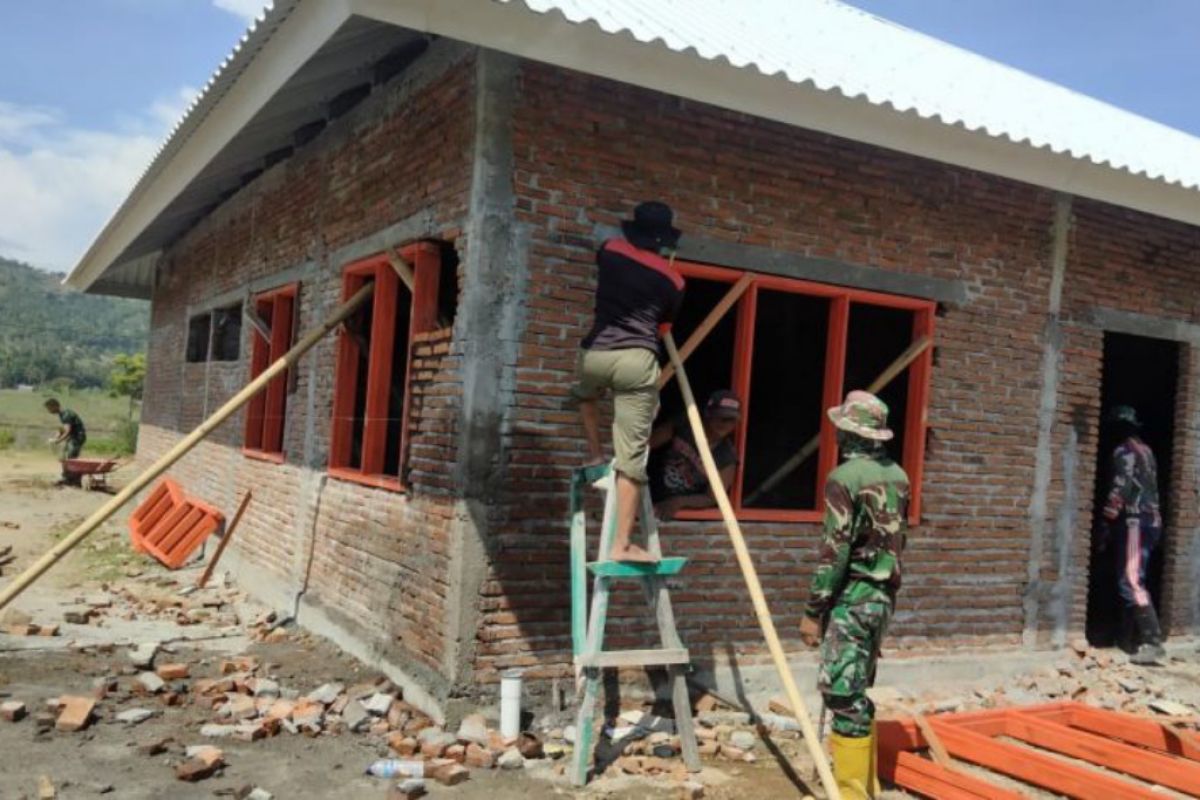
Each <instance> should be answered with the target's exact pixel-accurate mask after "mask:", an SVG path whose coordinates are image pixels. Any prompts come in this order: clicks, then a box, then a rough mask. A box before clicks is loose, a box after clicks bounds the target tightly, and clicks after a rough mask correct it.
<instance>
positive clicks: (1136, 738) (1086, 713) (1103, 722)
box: [1069, 703, 1200, 761]
mask: <svg viewBox="0 0 1200 800" xmlns="http://www.w3.org/2000/svg"><path fill="white" fill-rule="evenodd" d="M1069 724H1070V726H1071V727H1072V728H1078V729H1079V730H1083V731H1090V732H1092V733H1098V734H1100V735H1101V736H1107V737H1109V738H1110V739H1120V740H1121V741H1123V742H1128V743H1130V744H1136V745H1139V746H1141V747H1147V748H1149V749H1151V750H1155V751H1157V752H1159V753H1167V754H1169V755H1176V756H1180V757H1182V758H1186V759H1188V760H1190V761H1200V747H1197V746H1196V745H1195V744H1193V743H1192V742H1191V741H1190V738H1185V737H1180V736H1177V735H1173V734H1172V733H1170V732H1169V731H1167V730H1166V729H1164V728H1163V726H1162V724H1161V723H1159V722H1155V721H1151V720H1145V719H1139V718H1137V717H1134V716H1132V715H1130V714H1120V713H1117V712H1115V711H1103V710H1101V709H1098V708H1092V707H1090V706H1086V705H1083V704H1082V703H1078V704H1076V705H1075V706H1074V707H1073V708H1072V709H1071V721H1070V723H1069Z"/></svg>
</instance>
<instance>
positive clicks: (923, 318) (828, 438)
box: [675, 261, 937, 524]
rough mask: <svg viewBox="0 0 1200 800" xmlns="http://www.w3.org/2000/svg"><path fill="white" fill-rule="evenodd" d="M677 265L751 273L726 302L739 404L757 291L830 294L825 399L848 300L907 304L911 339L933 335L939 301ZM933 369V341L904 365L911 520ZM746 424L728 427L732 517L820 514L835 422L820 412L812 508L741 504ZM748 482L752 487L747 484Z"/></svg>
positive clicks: (725, 275)
mask: <svg viewBox="0 0 1200 800" xmlns="http://www.w3.org/2000/svg"><path fill="white" fill-rule="evenodd" d="M675 264H676V266H677V267H678V268H679V271H680V272H681V273H683V275H684V276H685V277H687V278H697V279H700V280H707V281H714V282H717V283H727V284H730V285H732V284H734V283H737V281H738V280H739V279H740V278H742V276H744V275H747V274H749V275H751V276H752V281H751V284H750V286H749V288H748V289H746V291H745V293H744V294H743V295H742V296H741V298H740V299H739V300H738V301H737V303H736V304H735V305H734V308H733V309H731V313H735V314H736V315H737V318H736V326H737V327H736V332H735V334H734V357H733V369H732V372H733V374H732V387H731V388H732V389H733V390H734V391H735V392H737V393H738V396H739V397H740V398H741V400H742V407H743V408H749V407H750V384H751V378H752V375H751V361H752V356H753V353H754V329H755V321H756V319H757V314H758V293H759V291H760V290H761V289H766V290H768V291H778V292H786V293H788V294H801V295H806V296H809V297H821V298H826V299H828V300H829V302H830V309H829V325H828V333H827V339H826V350H825V375H824V378H823V385H822V394H821V400H822V403H823V405H824V407H826V408H828V407H830V406H833V405H836V404H837V403H840V402H841V400H842V395H843V393H844V389H845V386H844V383H845V371H846V340H847V337H848V335H849V327H850V306H851V304H862V305H873V306H883V307H885V308H896V309H902V310H905V311H911V312H912V314H913V333H912V337H913V341H916V340H917V339H918V338H920V337H921V336H929V337H930V338H931V339H932V338H933V329H934V315H935V312H936V309H937V304H936V303H934V302H933V301H930V300H921V299H918V298H912V297H903V296H900V295H888V294H881V293H879V292H870V291H866V290H861V289H848V288H845V287H842V286H833V285H830V284H824V283H814V282H812V281H804V280H799V279H796V278H784V277H780V276H778V275H764V274H759V273H753V272H750V273H748V272H746V271H743V270H736V269H729V268H727V267H714V266H711V265H709V264H697V263H694V262H690V261H676V262H675ZM932 372H933V348H929V349H927V350H926V351H925V352H924V353H922V354H921V355H920V356H918V357H917V359H916V360H915V361H914V362H913V363H912V366H911V367H909V389H908V407H907V409H906V415H905V434H904V457H903V466H904V469H905V471H907V472H908V475H909V480H910V481H911V483H912V500H911V502H910V504H909V520H910V522H912V523H913V524H916V523H917V522H918V521H919V520H920V514H921V484H922V478H923V476H924V472H925V433H926V426H927V424H928V423H927V418H928V413H927V408H928V403H929V382H930V378H931V375H932ZM747 431H748V425H747V424H745V423H743V424H741V425H739V426H738V429H737V431H735V433H734V439H735V443H736V448H737V453H738V468H737V472H736V474H735V476H734V481H733V490H732V491H731V492H730V501H731V502H732V503H733V508H734V511H735V512H736V513H737V516H738V519H741V520H746V521H749V522H819V521H820V520H821V518H822V512H821V509H820V503H821V501H820V498H821V497H822V495H823V493H824V488H825V476H826V475H828V474H829V472H830V471H832V470H833V468H834V467H835V466H837V458H838V455H837V437H836V435H835V432H834V429H833V425H832V424H830V422H829V420H828V419H826V418H825V417H824V415H822V419H821V445H820V449H819V450H818V453H817V466H818V469H817V487H816V494H815V497H816V498H817V503H816V506H815V507H814V508H812V509H800V510H796V509H766V508H745V507H743V505H742V500H743V491H744V489H745V487H744V485H743V480H744V477H745V476H744V465H745V462H746V458H745V456H746V438H747ZM751 488H753V487H751ZM679 519H682V520H716V519H720V514H719V513H718V512H717V511H716V510H714V509H704V510H700V511H681V512H680V513H679Z"/></svg>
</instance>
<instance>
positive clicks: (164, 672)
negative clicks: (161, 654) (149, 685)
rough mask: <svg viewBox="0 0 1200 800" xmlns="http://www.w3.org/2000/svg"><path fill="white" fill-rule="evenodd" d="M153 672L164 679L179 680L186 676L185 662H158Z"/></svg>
mask: <svg viewBox="0 0 1200 800" xmlns="http://www.w3.org/2000/svg"><path fill="white" fill-rule="evenodd" d="M154 674H156V675H158V677H160V678H162V679H163V680H164V681H179V680H183V679H184V678H186V677H188V665H187V664H159V665H158V667H157V668H155V670H154Z"/></svg>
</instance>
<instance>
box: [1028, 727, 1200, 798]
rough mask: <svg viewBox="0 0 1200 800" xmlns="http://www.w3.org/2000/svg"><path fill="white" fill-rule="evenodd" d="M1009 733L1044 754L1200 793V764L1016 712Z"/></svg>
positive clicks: (1182, 790)
mask: <svg viewBox="0 0 1200 800" xmlns="http://www.w3.org/2000/svg"><path fill="white" fill-rule="evenodd" d="M1006 733H1007V734H1008V735H1009V736H1011V737H1013V738H1014V739H1020V740H1021V741H1023V742H1028V743H1029V744H1032V745H1034V746H1035V747H1040V748H1042V749H1044V750H1053V751H1054V752H1056V753H1062V754H1063V755H1065V756H1070V757H1071V758H1077V759H1080V760H1081V761H1087V762H1089V763H1092V764H1096V765H1098V766H1102V767H1106V768H1107V769H1110V770H1115V771H1117V772H1124V773H1125V774H1126V775H1132V776H1133V777H1135V778H1140V779H1142V780H1144V781H1149V782H1151V783H1157V784H1160V785H1162V786H1168V787H1170V788H1172V789H1178V790H1179V791H1181V792H1187V793H1189V794H1192V793H1197V792H1200V764H1192V763H1189V762H1187V761H1184V760H1181V759H1176V758H1172V757H1171V756H1164V755H1160V754H1158V753H1151V752H1147V751H1146V750H1143V749H1142V748H1140V747H1134V746H1132V745H1128V744H1123V743H1121V742H1115V741H1113V740H1112V739H1108V738H1105V737H1103V736H1097V735H1095V734H1091V733H1085V732H1083V731H1079V730H1075V729H1072V728H1068V727H1067V726H1065V725H1059V724H1058V723H1057V722H1049V721H1047V720H1044V719H1038V718H1037V717H1031V716H1026V715H1024V714H1022V713H1020V712H1019V711H1016V712H1014V713H1012V714H1010V715H1009V717H1008V730H1007V731H1006Z"/></svg>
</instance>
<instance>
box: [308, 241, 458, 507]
mask: <svg viewBox="0 0 1200 800" xmlns="http://www.w3.org/2000/svg"><path fill="white" fill-rule="evenodd" d="M398 252H399V253H400V257H401V258H403V259H404V260H405V261H406V262H408V264H409V265H411V267H412V272H413V282H414V285H413V291H412V292H411V293H409V291H408V289H407V287H405V286H404V284H403V282H402V281H401V280H400V277H399V275H397V274H396V271H395V270H394V269H393V268H392V266H391V264H390V263H389V262H388V256H387V253H377V254H375V255H373V256H369V257H367V258H364V259H362V260H360V261H355V262H354V263H352V264H349V265H347V266H346V268H345V269H344V271H343V281H342V294H343V297H344V298H347V299H348V298H349V297H350V296H351V295H353V294H354V292H356V291H358V290H359V289H360V288H362V286H363V285H364V284H366V283H367V282H368V281H374V282H375V294H374V297H373V298H372V301H371V302H372V317H371V330H370V342H369V345H370V347H369V352H368V356H367V376H366V377H367V380H366V407H365V411H364V414H363V417H362V420H361V423H360V422H359V421H358V420H356V419H355V417H354V404H355V403H354V401H355V393H356V389H357V386H358V378H359V375H358V368H359V367H358V362H359V345H358V342H356V341H355V340H354V337H352V336H350V335H348V334H347V333H346V332H345V330H343V331H342V332H341V333H340V335H339V340H338V350H337V367H336V372H335V381H334V398H333V425H332V431H331V436H330V446H329V474H330V475H332V476H333V477H335V478H341V479H344V480H350V481H355V482H357V483H362V484H366V485H368V486H374V487H377V488H382V489H389V490H392V491H404V488H405V487H404V483H403V480H402V476H403V475H404V473H405V466H406V464H407V461H408V415H409V407H410V402H409V401H410V397H409V395H410V394H411V393H410V391H409V389H410V384H411V381H412V348H411V346H410V347H409V348H408V352H406V353H405V354H404V398H403V408H402V411H401V420H400V433H399V436H400V442H399V447H400V464H399V469H398V474H396V475H392V474H390V473H386V472H385V471H384V461H385V459H386V454H387V445H388V440H387V429H388V421H389V420H388V413H389V412H388V406H389V392H390V387H391V382H392V364H393V356H394V353H393V349H394V347H395V344H396V318H397V316H398V312H399V308H400V307H399V303H400V302H404V301H405V300H407V302H409V303H410V314H409V329H408V341H409V343H410V344H411V342H412V341H413V338H414V337H415V336H416V335H417V334H418V333H425V332H427V331H431V330H434V329H435V328H437V301H438V281H439V279H440V273H441V250H440V249H439V248H438V246H437V245H435V244H433V243H431V242H417V243H415V244H410V245H407V246H405V247H403V248H400V249H399V251H398ZM359 424H361V425H362V428H363V432H362V459H361V461H360V463H359V464H358V465H357V466H356V465H353V464H351V455H352V454H351V449H352V447H353V442H354V431H355V427H356V426H357V425H359Z"/></svg>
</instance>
